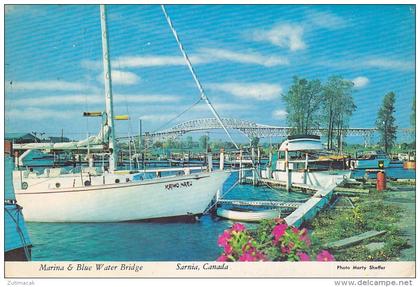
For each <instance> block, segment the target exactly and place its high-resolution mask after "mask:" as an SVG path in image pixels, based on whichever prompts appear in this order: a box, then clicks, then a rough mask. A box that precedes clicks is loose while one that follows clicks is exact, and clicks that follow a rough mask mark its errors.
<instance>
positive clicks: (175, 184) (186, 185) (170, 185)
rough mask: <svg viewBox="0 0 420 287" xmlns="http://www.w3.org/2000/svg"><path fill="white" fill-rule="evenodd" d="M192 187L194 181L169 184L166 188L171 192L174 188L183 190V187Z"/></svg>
mask: <svg viewBox="0 0 420 287" xmlns="http://www.w3.org/2000/svg"><path fill="white" fill-rule="evenodd" d="M190 186H192V181H190V180H189V181H183V182H177V183H169V184H166V185H165V188H166V189H167V190H171V189H174V188H181V187H190Z"/></svg>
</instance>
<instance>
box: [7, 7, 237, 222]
mask: <svg viewBox="0 0 420 287" xmlns="http://www.w3.org/2000/svg"><path fill="white" fill-rule="evenodd" d="M100 17H101V34H102V56H103V57H102V58H103V68H104V82H105V107H106V111H105V113H102V114H101V115H100V116H102V128H101V132H100V133H99V134H98V135H97V136H93V137H89V138H88V139H86V140H84V141H79V142H70V143H59V144H49V143H37V144H22V145H14V148H15V149H27V150H30V149H63V150H66V149H67V150H71V149H76V148H82V147H86V146H88V147H89V149H90V151H91V150H93V149H95V148H97V149H99V150H100V149H101V148H102V149H103V145H104V144H105V145H106V146H107V150H108V152H109V169H108V170H100V169H99V168H96V167H93V166H90V167H86V168H81V170H80V172H75V173H71V172H70V173H68V172H65V171H64V170H63V169H61V168H49V169H45V171H44V173H43V174H38V173H36V172H34V171H30V170H23V169H22V168H19V166H18V168H17V169H16V170H14V171H13V186H14V191H15V195H16V199H17V201H18V202H19V204H20V205H21V206H23V214H24V216H25V219H26V220H27V221H36V222H119V221H132V220H143V219H155V218H170V217H184V216H196V215H200V214H202V213H203V212H204V211H205V210H206V208H207V207H208V206H209V204H210V203H211V201H212V200H213V198H214V197H215V196H216V194H217V192H218V190H219V189H220V188H221V187H222V185H223V183H224V182H225V181H226V179H227V178H228V177H229V175H230V172H228V171H225V170H216V171H211V170H207V171H206V170H204V171H203V170H201V168H200V171H199V172H195V171H196V169H194V168H188V167H186V168H183V169H182V170H181V171H182V173H183V174H177V175H172V176H159V177H155V178H151V179H146V178H145V177H146V176H145V172H138V171H119V170H117V154H118V147H117V144H116V140H115V126H114V114H113V95H112V77H111V64H110V52H109V45H108V33H107V21H106V20H107V17H106V7H105V6H104V5H101V6H100ZM104 140H105V142H104ZM154 172H155V171H154Z"/></svg>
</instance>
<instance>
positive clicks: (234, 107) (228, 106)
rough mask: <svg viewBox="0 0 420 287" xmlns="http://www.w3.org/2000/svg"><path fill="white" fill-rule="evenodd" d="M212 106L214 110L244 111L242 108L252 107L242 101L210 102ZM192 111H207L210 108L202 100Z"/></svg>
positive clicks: (248, 108)
mask: <svg viewBox="0 0 420 287" xmlns="http://www.w3.org/2000/svg"><path fill="white" fill-rule="evenodd" d="M211 104H212V105H213V107H214V108H215V109H216V111H218V112H220V111H239V110H241V111H244V110H250V109H252V106H249V105H246V104H242V103H215V102H212V103H211ZM193 111H209V112H210V109H209V107H208V105H207V104H206V103H204V102H202V103H201V104H200V105H198V106H196V107H195V108H194V109H193Z"/></svg>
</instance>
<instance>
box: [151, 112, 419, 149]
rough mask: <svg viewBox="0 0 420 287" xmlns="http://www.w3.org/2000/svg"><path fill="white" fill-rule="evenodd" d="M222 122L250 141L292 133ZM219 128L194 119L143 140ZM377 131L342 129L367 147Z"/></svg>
mask: <svg viewBox="0 0 420 287" xmlns="http://www.w3.org/2000/svg"><path fill="white" fill-rule="evenodd" d="M222 121H223V123H224V125H225V126H226V128H227V129H235V130H239V131H240V132H241V133H242V134H244V135H245V136H246V137H247V138H248V139H252V138H253V137H258V138H265V137H286V136H288V135H290V134H292V131H293V129H292V128H290V127H278V126H270V125H262V124H257V123H255V122H251V121H247V120H241V119H233V118H223V119H222ZM221 128H222V127H221V126H220V123H219V122H218V121H217V120H216V119H215V118H202V119H194V120H189V121H186V122H183V123H179V124H177V125H175V126H173V127H172V128H168V129H165V130H161V131H157V132H153V133H146V134H145V135H144V137H145V138H144V139H145V140H146V141H148V142H150V141H152V142H154V141H164V140H167V139H175V138H177V137H180V136H182V135H184V134H186V133H189V132H198V131H208V130H212V129H221ZM377 131H378V130H377V129H376V128H346V129H344V135H345V136H361V137H363V139H364V142H365V145H369V144H371V142H372V138H373V135H374V134H375V133H376V132H377ZM399 131H400V132H402V133H403V134H408V133H410V132H412V129H400V130H399ZM310 133H311V134H315V135H324V134H326V133H327V129H325V128H319V129H312V130H311V131H310Z"/></svg>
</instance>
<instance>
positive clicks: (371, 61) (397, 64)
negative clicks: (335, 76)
mask: <svg viewBox="0 0 420 287" xmlns="http://www.w3.org/2000/svg"><path fill="white" fill-rule="evenodd" d="M356 59H357V60H356ZM317 64H318V65H321V66H326V67H333V68H339V69H368V68H373V69H380V70H394V71H401V72H407V71H413V70H414V62H413V61H404V60H396V59H389V58H378V57H375V58H373V57H372V58H369V57H366V58H358V57H356V56H355V57H354V60H323V61H319V62H318V63H317Z"/></svg>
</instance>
